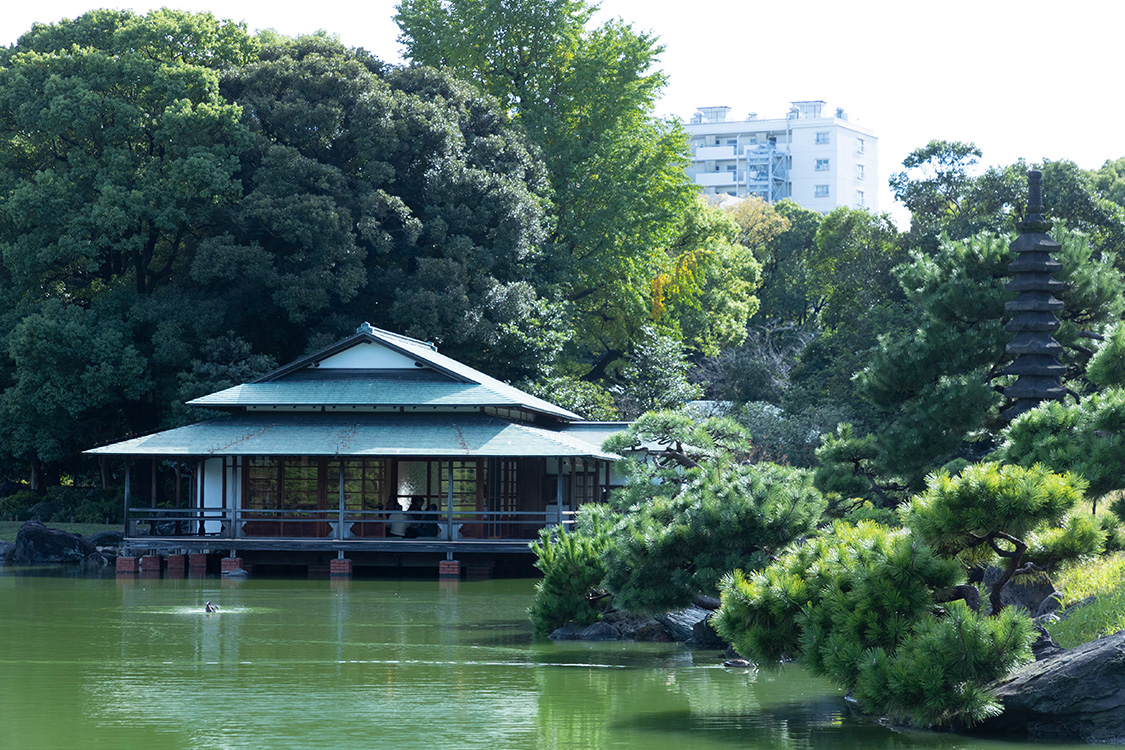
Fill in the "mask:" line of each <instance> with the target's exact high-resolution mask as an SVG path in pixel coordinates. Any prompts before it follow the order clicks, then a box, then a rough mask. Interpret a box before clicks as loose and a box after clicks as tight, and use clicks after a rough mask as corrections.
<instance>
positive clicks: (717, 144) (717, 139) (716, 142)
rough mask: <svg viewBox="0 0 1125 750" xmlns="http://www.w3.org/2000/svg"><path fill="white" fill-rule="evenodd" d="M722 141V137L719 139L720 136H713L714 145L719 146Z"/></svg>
mask: <svg viewBox="0 0 1125 750" xmlns="http://www.w3.org/2000/svg"><path fill="white" fill-rule="evenodd" d="M722 143H723V141H722V139H721V138H719V136H715V145H716V146H721V145H722Z"/></svg>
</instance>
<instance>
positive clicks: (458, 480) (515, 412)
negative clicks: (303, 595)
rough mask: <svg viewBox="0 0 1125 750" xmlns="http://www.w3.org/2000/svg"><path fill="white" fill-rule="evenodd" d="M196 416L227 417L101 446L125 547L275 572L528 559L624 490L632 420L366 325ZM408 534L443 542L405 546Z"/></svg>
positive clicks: (208, 399)
mask: <svg viewBox="0 0 1125 750" xmlns="http://www.w3.org/2000/svg"><path fill="white" fill-rule="evenodd" d="M189 405H190V406H193V407H197V408H203V409H211V410H215V411H218V412H222V415H221V416H218V417H217V418H214V419H211V420H208V421H204V422H199V423H196V424H192V425H188V426H186V427H181V428H177V429H174V430H167V431H164V432H158V433H155V434H152V435H146V436H142V437H137V438H133V439H131V440H126V441H124V442H120V443H116V444H113V445H108V446H105V447H102V448H97V449H94V450H91V451H89V453H91V454H94V455H98V456H103V457H104V456H121V457H122V458H124V459H125V476H126V490H125V497H126V538H125V541H124V543H123V544H124V546H125V548H126V550H130V549H136V550H140V549H149V550H154V551H156V552H160V551H165V550H167V551H171V550H178V551H179V552H180V553H183V552H205V551H211V550H224V551H227V550H229V551H230V556H231V557H232V558H233V557H235V555H234V553H235V552H237V553H238V557H240V558H242V559H246V558H250V559H248V560H246V562H247V563H248V564H250V565H255V564H257V565H265V566H268V565H299V564H307V565H317V566H321V565H323V564H324V561H325V560H326V559H330V558H331V557H338V556H340V555H342V554H345V553H346V555H347V557H348V558H349V559H357V558H359V557H360V556H361V555H363V554H367V553H370V556H371V559H370V560H368V561H367V563H366V564H372V565H381V564H400V563H402V561H404V560H405V559H406V558H403V557H398V556H399V555H407V554H408V555H412V556H413V557H411V558H410V560H411V561H414V560H422V559H423V557H424V556H425V555H429V556H430V558H427V559H431V560H432V561H433V560H437V559H441V558H445V557H446V556H447V555H448V554H449V553H450V552H454V551H457V552H465V551H468V552H472V553H473V554H480V555H482V556H485V555H493V554H496V553H511V554H517V555H526V556H528V557H530V556H531V553H530V551H529V549H528V545H527V541H528V540H529V539H532V538H535V537H536V536H537V534H538V530H539V529H540V528H542V527H544V526H546V525H548V524H551V525H553V524H557V523H559V522H562V523H568V522H569V521H570V520H571V519H572V517H573V513H574V511H575V510H576V509H577V508H578V507H579V506H580V505H581V504H583V503H586V502H596V501H598V500H600V499H601V498H602V497H603V494H604V489H605V488H606V487H607V486H608V485H612V484H618V483H619V482H620V479H619V477H618V475H617V474H616V472H615V471H614V468H613V466H614V463H615V462H616V460H617V459H618V456H616V455H614V454H611V453H607V452H605V451H603V450H602V448H601V444H602V442H603V441H604V440H605V438H607V437H608V436H609V435H611V434H613V433H614V432H617V431H619V430H621V429H624V427H625V424H624V423H620V422H610V423H603V422H584V421H582V420H581V418H580V417H579V416H578V415H577V414H574V413H573V412H570V411H568V410H566V409H563V408H560V407H558V406H556V405H554V404H552V403H550V402H548V401H545V400H543V399H540V398H537V397H535V396H532V395H531V394H528V393H525V392H524V391H521V390H519V389H517V388H514V387H512V386H510V385H508V384H506V383H502V382H500V381H499V380H496V379H495V378H492V377H490V376H488V375H486V374H484V373H482V372H480V371H479V370H476V369H474V368H471V367H468V366H467V365H464V364H462V363H460V362H457V361H456V360H453V359H450V358H449V357H446V356H444V355H442V354H440V353H439V352H438V351H437V349H436V347H434V346H433V345H432V344H429V343H426V342H423V341H419V340H417V339H412V338H407V337H405V336H399V335H397V334H394V333H390V332H388V331H382V330H379V329H377V328H373V327H371V326H369V325H367V324H364V325H363V326H360V328H359V329H358V330H357V331H356V333H355V334H354V335H352V336H349V337H347V338H345V339H343V340H341V341H339V342H337V343H336V344H333V345H332V346H329V347H326V348H325V349H323V350H321V351H319V352H316V353H314V354H310V355H308V356H306V357H303V358H302V359H299V360H296V361H294V362H291V363H289V364H287V365H285V366H283V367H280V368H278V369H277V370H275V371H273V372H271V373H269V374H267V375H265V376H263V377H261V378H259V379H258V380H255V381H253V382H249V383H244V384H242V385H238V386H235V387H233V388H228V389H226V390H222V391H219V392H216V393H212V394H210V395H207V396H203V397H201V398H198V399H195V400H193V401H191V402H189ZM138 465H140V466H141V467H143V480H142V481H135V480H136V474H137V471H136V469H137V467H138ZM415 496H416V497H418V498H419V505H418V507H417V508H416V509H414V510H412V511H406V510H405V508H404V507H403V505H402V504H400V500H405V499H406V498H410V497H415ZM413 513H418V514H419V518H410V517H408V514H413ZM411 524H414V525H418V526H421V525H426V526H427V527H428V528H427V531H432V530H433V528H432V526H433V525H434V524H436V525H437V530H438V534H437V535H434V536H426V537H420V538H416V539H410V538H405V537H406V529H407V528H409V526H410V525H411ZM404 527H405V528H404ZM391 536H399V537H400V538H398V539H388V537H391ZM378 555H382V556H383V557H384V558H388V557H390V558H391V559H377V558H378ZM357 562H358V563H359V564H365V563H364V561H363V560H360V559H357ZM410 564H415V563H414V562H411V563H410ZM417 564H422V563H420V562H419V563H417Z"/></svg>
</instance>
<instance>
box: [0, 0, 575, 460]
mask: <svg viewBox="0 0 1125 750" xmlns="http://www.w3.org/2000/svg"><path fill="white" fill-rule="evenodd" d="M548 192H549V186H548V183H547V179H546V172H545V169H544V167H543V165H542V162H541V161H539V160H538V159H537V158H536V157H535V156H534V155H533V154H532V147H531V146H530V145H529V144H528V142H527V139H526V137H525V136H523V135H522V131H521V130H520V129H518V128H516V127H513V126H512V124H511V121H510V119H509V117H508V115H507V114H506V113H505V112H503V111H502V110H501V109H500V108H499V106H498V105H497V103H496V102H495V100H493V99H492V98H490V97H488V96H487V95H484V94H482V93H480V92H479V91H478V90H477V89H476V88H475V87H473V86H471V85H468V84H465V83H463V82H459V81H457V80H455V79H453V78H451V77H450V76H449V75H448V74H446V73H440V72H438V71H436V70H433V69H429V68H423V67H417V68H411V69H407V70H401V69H393V68H389V67H387V66H385V65H383V64H382V63H380V62H378V61H377V60H375V59H374V58H372V57H371V56H370V55H368V54H367V53H365V52H362V51H355V50H348V49H345V48H344V47H343V46H342V45H341V44H339V43H338V42H337V41H334V40H332V39H330V38H328V37H326V36H324V35H319V36H314V37H307V38H302V39H298V40H288V39H284V38H281V37H277V36H276V35H266V36H265V37H264V46H263V43H262V40H258V39H254V38H251V37H250V36H248V35H247V34H246V32H245V30H244V29H243V28H242V27H241V26H239V25H237V24H231V23H227V22H220V21H217V20H215V19H214V18H213V17H212V16H210V15H206V14H203V15H194V14H188V13H180V12H176V11H155V12H153V13H150V14H148V15H147V16H138V15H135V14H133V13H129V12H117V11H96V12H93V13H89V14H87V15H84V16H82V17H80V18H78V19H76V20H74V21H65V22H62V23H59V24H55V25H52V26H36V27H35V28H33V29H32V30H31V31H30V32H29V33H28V34H26V35H25V36H24V37H22V38H21V39H20V41H19V42H18V43H17V44H16V45H15V46H13V47H12V48H9V49H7V50H2V51H0V258H2V263H0V278H2V280H3V282H4V283H3V285H2V287H3V288H2V289H0V295H2V296H3V300H2V301H3V303H4V304H3V305H2V309H0V316H2V322H3V323H4V325H3V330H2V333H0V388H2V390H3V392H2V394H0V424H2V427H3V432H4V434H5V436H6V438H7V439H6V440H5V441H4V443H3V455H4V457H5V458H6V459H7V460H9V461H14V462H17V463H19V464H22V465H27V464H30V465H31V466H33V467H34V469H35V471H36V481H37V482H41V481H43V479H44V478H46V479H47V480H48V481H49V480H50V477H51V476H52V475H55V474H57V473H58V471H59V469H60V466H61V465H62V463H64V462H72V461H73V458H74V457H75V456H76V455H77V454H78V453H79V451H80V450H81V449H83V448H86V447H89V446H90V445H92V444H97V443H99V442H106V441H108V440H111V439H114V438H119V437H122V436H125V435H128V434H136V433H140V432H147V431H151V430H153V429H155V428H157V427H158V426H160V425H161V424H169V423H172V422H175V421H178V420H183V419H188V418H190V417H191V415H190V414H189V413H188V412H186V411H185V410H183V409H178V408H173V407H172V405H173V404H175V403H176V402H179V401H182V400H183V399H185V398H190V397H193V396H196V395H199V394H200V393H201V392H206V391H208V390H211V389H214V388H219V387H223V386H225V385H229V384H230V382H231V381H232V380H242V379H247V378H252V377H254V376H255V375H257V374H260V373H261V372H262V371H263V370H266V369H268V368H269V367H271V366H272V365H273V364H274V363H276V362H278V361H285V360H287V359H290V358H293V357H295V356H297V355H299V354H301V353H303V352H305V351H307V350H308V349H310V348H312V347H315V346H318V345H323V344H325V343H328V342H330V341H332V340H335V339H337V338H339V337H340V336H341V335H343V334H345V333H347V332H349V331H350V330H353V329H354V326H355V325H356V322H357V321H362V320H370V321H371V322H373V323H375V324H377V325H382V326H385V327H388V328H393V329H395V330H400V331H403V332H405V333H407V334H410V335H415V336H419V337H422V338H426V339H429V340H433V341H436V342H438V343H440V344H441V345H442V348H443V350H444V351H446V352H448V353H450V354H452V355H453V356H459V357H463V358H465V359H467V360H469V361H476V362H480V363H483V362H484V361H487V362H489V368H490V370H491V371H493V372H496V373H497V374H498V375H500V376H502V377H509V378H516V377H530V376H535V375H538V374H541V373H542V372H543V371H545V370H546V369H548V368H549V367H550V365H551V363H552V361H553V360H554V358H555V357H556V356H557V354H558V352H559V351H560V349H561V347H562V346H563V344H564V342H565V340H566V331H567V329H566V327H565V325H562V324H561V323H560V321H561V314H560V311H559V307H558V306H557V305H553V304H551V303H549V302H547V301H545V300H544V299H542V298H541V297H540V296H539V295H538V294H537V293H536V286H537V285H536V283H535V282H536V281H537V273H539V270H538V269H539V266H538V263H539V260H540V254H539V247H540V244H541V242H542V240H543V239H544V237H546V232H547V216H548V212H547V207H548ZM505 363H507V364H508V365H509V366H508V368H507V369H506V370H504V369H501V368H499V367H497V365H499V364H505ZM70 465H71V466H73V464H72V463H71V464H70ZM20 471H21V473H22V468H21V469H20Z"/></svg>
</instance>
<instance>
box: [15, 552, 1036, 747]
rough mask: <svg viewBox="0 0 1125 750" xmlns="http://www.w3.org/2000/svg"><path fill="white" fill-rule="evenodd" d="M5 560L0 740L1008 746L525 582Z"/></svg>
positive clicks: (21, 743)
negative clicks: (248, 575)
mask: <svg viewBox="0 0 1125 750" xmlns="http://www.w3.org/2000/svg"><path fill="white" fill-rule="evenodd" d="M10 572H11V571H3V570H2V569H0V608H2V611H3V613H4V616H3V617H2V618H0V674H2V675H3V679H0V747H4V748H7V747H19V748H33V749H34V748H70V747H83V748H114V750H140V749H141V748H144V750H151V748H162V749H163V748H171V749H175V748H191V749H192V750H197V749H198V750H209V749H211V748H216V749H222V750H243V749H247V750H248V749H249V748H255V750H256V749H257V748H263V747H264V748H275V747H276V748H280V747H285V748H396V750H397V749H398V748H405V749H409V748H427V749H429V748H435V747H440V748H478V747H479V748H488V749H489V750H508V749H509V748H512V749H519V748H550V749H553V748H559V749H560V750H561V749H562V748H567V749H568V750H569V749H570V748H606V749H613V750H628V749H630V748H669V747H670V748H675V749H676V750H696V749H698V750H707V749H713V748H729V747H734V746H738V747H743V748H817V749H818V750H819V749H820V748H829V749H830V750H831V749H833V748H841V749H843V748H884V747H885V748H929V747H935V748H954V747H973V748H977V747H997V748H1000V747H1009V748H1011V747H1018V746H1016V745H1001V744H994V745H988V744H987V743H981V742H979V741H976V740H973V741H971V742H966V741H965V740H964V738H957V737H953V736H950V735H937V734H928V733H918V734H915V735H911V734H903V733H897V732H892V731H890V730H888V729H886V728H884V727H882V726H879V725H878V724H874V723H870V722H861V721H857V720H856V719H854V718H852V717H850V716H848V715H847V714H845V713H844V706H843V702H842V700H841V697H840V695H839V693H838V692H837V691H835V690H833V689H831V688H830V687H829V686H827V685H826V684H824V683H823V682H821V681H819V680H816V679H814V678H812V677H810V676H809V675H808V674H807V673H805V672H803V671H802V670H800V669H797V668H787V669H784V670H782V671H781V672H779V673H775V674H769V673H758V672H754V671H748V670H732V669H725V668H723V667H722V666H720V664H719V657H718V655H717V654H716V653H713V652H694V653H693V652H692V651H690V650H686V649H684V648H682V647H680V646H677V645H674V644H630V643H598V644H588V643H574V642H571V643H540V642H533V641H532V640H531V638H530V635H529V626H528V623H527V621H526V619H525V618H526V614H525V613H526V607H527V605H528V604H529V603H530V596H531V592H532V584H531V582H528V581H485V582H463V583H461V584H460V585H458V586H448V585H446V586H442V585H440V584H439V583H438V582H437V581H433V582H426V581H404V582H395V581H390V582H373V581H359V580H356V581H348V582H339V581H331V582H329V581H323V580H321V581H307V580H301V581H270V580H258V579H249V580H243V581H238V582H236V583H234V584H233V585H232V583H231V582H229V581H225V580H220V579H217V578H205V579H184V578H180V579H162V580H148V579H140V578H131V579H122V580H113V579H96V578H95V579H90V578H75V577H62V576H52V577H43V576H28V575H20V576H17V575H9V574H8V573H10ZM208 600H210V601H213V602H214V603H216V604H218V605H219V607H220V611H219V612H218V613H216V614H211V615H208V614H206V613H204V611H203V606H204V603H205V602H206V601H208Z"/></svg>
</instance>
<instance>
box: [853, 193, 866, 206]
mask: <svg viewBox="0 0 1125 750" xmlns="http://www.w3.org/2000/svg"><path fill="white" fill-rule="evenodd" d="M855 202H856V204H857V205H860V206H866V205H867V198H866V196H864V194H863V191H862V190H857V191H855Z"/></svg>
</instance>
